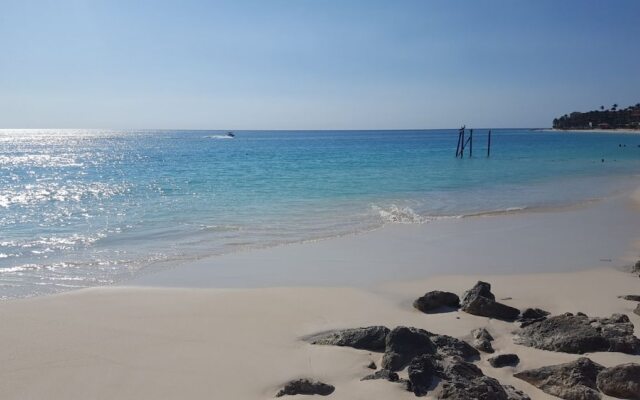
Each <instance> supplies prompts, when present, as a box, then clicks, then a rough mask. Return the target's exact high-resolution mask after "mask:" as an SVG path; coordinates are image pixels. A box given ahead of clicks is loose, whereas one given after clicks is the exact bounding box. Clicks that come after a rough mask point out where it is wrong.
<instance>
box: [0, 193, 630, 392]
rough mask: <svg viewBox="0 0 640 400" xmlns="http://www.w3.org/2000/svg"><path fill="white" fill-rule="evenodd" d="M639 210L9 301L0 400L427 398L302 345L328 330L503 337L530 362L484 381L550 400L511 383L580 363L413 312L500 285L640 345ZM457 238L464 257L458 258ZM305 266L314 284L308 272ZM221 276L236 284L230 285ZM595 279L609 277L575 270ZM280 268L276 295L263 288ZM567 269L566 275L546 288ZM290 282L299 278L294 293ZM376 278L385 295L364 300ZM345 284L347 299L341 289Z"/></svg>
mask: <svg viewBox="0 0 640 400" xmlns="http://www.w3.org/2000/svg"><path fill="white" fill-rule="evenodd" d="M630 201H631V200H630V198H629V197H624V198H622V197H618V198H616V199H612V200H611V201H607V202H601V203H598V204H594V205H590V206H586V207H579V208H576V209H573V208H572V209H571V210H564V211H555V212H552V213H527V214H522V215H511V216H500V217H484V218H477V219H469V220H462V221H452V222H450V223H442V224H426V225H420V226H395V227H390V228H389V229H381V230H379V231H375V232H370V233H367V234H363V235H358V236H353V237H349V238H338V239H332V240H327V241H322V242H317V243H308V244H303V245H296V246H285V247H281V248H276V249H266V250H261V251H254V252H249V253H243V254H238V255H230V256H228V257H227V258H221V259H217V260H209V262H211V263H214V262H217V263H218V264H215V265H214V264H207V263H204V264H203V263H200V264H198V265H194V266H191V267H189V268H186V269H185V270H184V271H183V270H181V269H175V270H172V271H166V272H164V273H161V274H157V276H156V277H155V278H154V276H153V275H150V276H148V277H145V278H142V279H140V280H138V281H136V282H135V284H136V285H139V286H136V287H103V288H94V289H86V290H79V291H76V292H70V293H65V294H60V295H55V296H49V297H40V298H31V299H22V300H10V301H4V302H2V303H0V320H1V321H2V328H0V399H19V400H28V399H64V400H74V399H83V400H86V399H136V400H140V399H153V400H158V399H225V400H229V399H268V398H273V396H274V394H275V393H276V392H277V390H278V389H279V387H281V385H282V384H283V383H285V382H286V381H288V380H290V379H293V378H298V377H310V378H317V379H320V380H323V381H325V382H327V383H330V384H333V385H335V387H336V391H335V392H334V394H332V395H331V396H330V397H328V398H331V399H367V400H369V399H387V400H389V399H411V398H414V396H413V394H412V393H409V392H406V391H403V390H402V388H401V387H400V385H398V384H394V383H390V382H387V381H366V382H361V381H360V378H362V377H363V376H365V375H366V374H368V373H370V370H368V369H366V368H365V366H366V365H367V364H368V363H369V362H370V361H371V360H373V361H375V362H376V363H377V364H378V365H379V363H380V359H381V354H377V353H370V352H367V351H361V350H355V349H351V348H339V347H332V346H313V345H309V344H307V343H305V342H303V341H302V340H301V337H303V336H306V335H309V334H313V333H317V332H320V331H325V330H328V329H334V328H349V327H359V326H366V325H378V324H382V325H386V326H388V327H390V328H392V327H395V326H397V325H408V326H415V327H419V328H423V329H426V330H429V331H432V332H435V333H444V334H448V335H451V336H456V337H460V338H465V337H466V336H467V335H468V334H469V332H470V331H471V330H472V329H474V328H477V327H486V328H487V329H488V330H489V331H490V332H491V333H492V334H493V335H494V336H495V337H496V341H495V342H494V347H495V348H496V350H497V353H504V352H515V353H517V354H518V355H519V356H520V358H521V360H522V361H521V363H520V365H519V366H518V367H517V368H515V370H514V368H511V367H508V368H504V369H494V368H492V367H490V366H489V364H488V363H487V361H486V358H487V356H486V355H483V357H482V360H480V361H479V362H478V365H479V366H480V367H481V368H482V370H483V371H484V372H485V374H487V375H490V376H493V377H495V378H497V379H499V380H500V381H501V382H502V383H503V384H512V385H514V386H516V387H517V388H520V389H522V390H523V391H525V392H526V393H528V394H529V395H530V396H531V397H532V398H533V399H548V398H551V397H550V396H548V395H545V394H544V393H542V392H541V391H539V390H538V389H536V388H534V387H533V386H531V385H528V384H527V383H525V382H523V381H519V380H517V379H514V378H513V377H512V374H513V373H514V371H519V370H522V369H527V368H532V367H540V366H543V365H549V364H555V363H560V362H566V361H570V360H573V359H575V358H577V356H576V355H569V354H561V353H553V352H547V351H541V350H535V349H530V348H526V347H523V346H519V345H514V344H513V342H512V334H511V332H512V331H513V330H514V329H515V328H516V325H515V324H512V323H507V322H502V321H496V320H490V319H487V318H482V317H476V316H472V315H469V314H466V313H463V312H451V313H445V314H437V315H426V314H423V313H420V312H418V311H416V310H415V309H413V307H412V306H411V303H412V301H413V300H414V299H415V298H416V297H418V296H420V295H422V294H424V293H425V292H426V291H429V290H434V289H440V290H448V291H453V292H456V293H458V294H462V292H463V291H464V290H466V289H468V288H470V287H471V286H472V285H473V284H474V283H475V282H476V281H477V280H479V279H482V280H486V281H489V282H491V283H492V284H493V291H494V293H495V294H496V296H497V298H498V299H502V298H507V297H509V298H511V299H510V300H504V302H505V303H507V304H510V305H512V306H515V307H518V308H521V309H523V308H526V307H540V308H543V309H546V310H548V311H551V312H552V313H554V314H557V313H563V312H578V311H581V312H584V313H587V314H588V315H590V316H608V315H610V314H612V313H625V314H627V315H629V317H630V318H631V320H632V322H633V323H634V324H635V326H636V334H638V328H639V327H640V316H638V315H635V314H633V312H632V310H633V308H634V307H635V305H636V304H635V303H634V302H629V301H625V300H622V299H619V298H618V295H624V294H640V279H638V277H637V276H636V275H632V274H629V273H627V272H622V271H620V270H618V269H615V268H613V267H614V266H622V265H624V264H625V263H628V261H629V260H631V259H632V258H633V257H634V256H637V249H636V248H635V247H634V244H635V239H636V238H637V226H638V225H637V222H638V219H637V218H638V213H637V212H636V210H634V209H633V207H632V203H631V202H630ZM474 221H475V222H474ZM452 238H453V239H456V238H457V239H459V242H454V243H453V244H452V243H451V239H452ZM460 244H466V245H468V246H467V247H458V246H459V245H460ZM456 257H458V258H456ZM601 257H607V258H608V257H610V258H611V261H600V258H601ZM505 260H507V261H505ZM475 261H477V262H475ZM589 261H593V263H591V264H589V263H588V262H589ZM280 263H284V265H280V266H278V265H279V264H280ZM301 265H305V266H306V265H309V266H310V267H309V268H310V269H309V270H302V271H298V270H296V269H295V267H296V266H298V269H300V266H301ZM491 265H494V269H492V268H491ZM603 265H609V266H608V267H605V266H603ZM223 266H226V267H227V268H229V267H230V266H235V267H237V268H239V271H236V270H233V269H227V270H226V272H224V271H222V270H221V269H220V268H221V267H223ZM586 266H592V267H597V268H596V269H591V270H581V271H580V270H577V268H578V267H586ZM214 267H216V268H214ZM519 267H522V269H519ZM269 268H274V271H273V273H274V274H275V275H274V276H273V277H272V278H273V280H272V281H268V280H266V279H267V276H268V272H265V271H269ZM564 268H566V269H568V270H569V271H567V270H566V269H565V272H549V271H553V270H556V271H558V270H563V269H564ZM212 271H213V272H212ZM323 271H324V272H323ZM443 271H450V272H449V273H448V274H444V273H443ZM523 271H524V272H526V273H524V272H523ZM527 271H528V272H527ZM533 271H545V272H537V273H531V272H533ZM515 272H520V273H517V274H516V273H515ZM225 273H226V274H228V275H227V276H228V277H229V276H231V277H232V279H231V280H232V281H234V282H236V281H237V282H240V281H241V279H242V278H243V277H246V278H250V277H251V276H253V275H252V274H260V273H262V274H263V275H262V276H261V278H260V279H261V280H259V284H255V285H252V284H251V282H248V283H247V286H261V285H262V286H268V285H269V284H270V283H275V282H281V284H282V285H287V284H290V283H291V282H294V283H295V282H299V280H301V279H303V277H304V276H306V275H309V276H311V277H313V279H316V281H317V282H318V284H319V285H322V284H324V285H328V286H324V287H309V286H307V287H304V286H297V287H296V286H293V287H271V288H268V287H265V288H244V289H241V288H237V289H224V288H216V287H215V286H216V284H217V283H219V282H220V281H218V279H222V278H224V276H225ZM289 274H293V275H294V277H293V278H292V279H287V278H288V277H289ZM296 274H297V275H296ZM323 274H324V275H323ZM367 274H369V275H371V276H374V277H375V279H370V280H368V281H367V282H368V284H367V285H359V286H356V285H352V283H353V282H354V279H356V278H358V277H366V276H367ZM452 274H455V275H452ZM334 275H337V278H336V276H334ZM323 277H324V278H323ZM342 278H343V279H344V280H345V282H346V283H344V284H342V285H341V284H338V283H337V282H336V279H342ZM392 281H393V282H392ZM312 282H314V281H312ZM312 282H311V283H312ZM140 285H146V286H140ZM171 286H190V287H183V288H180V287H171ZM222 286H223V285H222ZM340 286H344V287H340ZM588 356H589V357H591V358H592V359H593V360H594V361H597V362H599V363H601V364H603V365H606V366H612V365H616V364H620V363H624V362H640V356H632V355H625V354H621V353H595V354H589V355H588ZM427 398H428V397H427Z"/></svg>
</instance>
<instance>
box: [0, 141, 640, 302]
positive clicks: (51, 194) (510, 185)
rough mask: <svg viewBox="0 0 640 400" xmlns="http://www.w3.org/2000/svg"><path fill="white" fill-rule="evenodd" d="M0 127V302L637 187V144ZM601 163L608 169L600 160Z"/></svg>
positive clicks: (639, 152)
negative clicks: (248, 252)
mask: <svg viewBox="0 0 640 400" xmlns="http://www.w3.org/2000/svg"><path fill="white" fill-rule="evenodd" d="M236 135H237V136H236V138H234V139H228V138H225V136H224V132H217V131H94V130H0V296H2V297H14V296H24V295H33V294H43V293H52V292H57V291H60V290H65V289H69V288H75V287H86V286H94V285H101V284H110V283H113V282H117V281H121V280H123V279H126V278H128V277H130V276H132V275H135V274H136V273H138V272H139V271H140V270H142V269H147V270H148V269H153V268H161V267H163V266H166V265H176V264H179V263H181V262H184V261H189V260H194V259H198V258H202V257H206V256H210V255H214V254H221V253H227V252H233V251H238V250H241V249H245V248H251V247H261V246H270V245H275V244H280V243H287V242H294V241H300V240H308V239H314V238H321V237H330V236H336V235H341V234H346V233H353V232H357V231H362V230H368V229H372V228H375V227H378V226H380V225H382V224H384V223H393V222H399V223H428V222H429V221H430V220H432V219H434V218H456V217H459V216H462V215H468V214H473V213H478V212H491V211H501V210H512V209H526V208H535V207H544V206H557V205H565V204H572V203H575V202H579V201H583V200H586V199H592V198H598V197H602V196H606V195H608V194H611V193H613V192H615V191H618V190H621V189H623V188H626V187H627V186H628V181H630V180H631V177H633V176H634V175H635V174H636V173H637V171H638V170H639V169H638V168H639V167H640V147H639V146H640V136H635V135H627V134H593V133H588V134H586V133H585V134H578V133H557V132H542V131H530V130H494V131H493V136H492V154H491V157H490V158H487V157H486V131H484V130H476V131H475V133H474V149H473V150H474V157H473V158H468V157H465V158H464V159H456V158H455V157H454V153H455V148H456V143H457V131H455V130H430V131H346V132H342V131H322V132H309V131H306V132H270V131H252V132H249V131H240V132H236ZM602 159H604V162H602Z"/></svg>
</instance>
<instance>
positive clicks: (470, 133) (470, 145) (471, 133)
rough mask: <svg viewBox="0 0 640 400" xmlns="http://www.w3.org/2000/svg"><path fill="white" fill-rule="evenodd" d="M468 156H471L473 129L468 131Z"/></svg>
mask: <svg viewBox="0 0 640 400" xmlns="http://www.w3.org/2000/svg"><path fill="white" fill-rule="evenodd" d="M469 157H473V129H471V130H470V131H469Z"/></svg>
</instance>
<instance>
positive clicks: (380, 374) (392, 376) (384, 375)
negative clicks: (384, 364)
mask: <svg viewBox="0 0 640 400" xmlns="http://www.w3.org/2000/svg"><path fill="white" fill-rule="evenodd" d="M372 379H386V380H388V381H389V382H398V380H399V379H400V377H399V376H398V374H396V373H395V372H391V371H389V370H388V369H381V370H380V371H376V372H374V373H373V374H371V375H367V376H365V377H364V378H362V379H360V380H361V381H368V380H372Z"/></svg>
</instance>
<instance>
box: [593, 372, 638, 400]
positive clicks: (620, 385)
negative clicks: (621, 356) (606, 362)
mask: <svg viewBox="0 0 640 400" xmlns="http://www.w3.org/2000/svg"><path fill="white" fill-rule="evenodd" d="M597 382H598V388H599V389H600V390H601V391H602V393H604V394H606V395H607V396H613V397H618V398H621V399H634V400H639V399H640V364H633V363H631V364H622V365H618V366H615V367H611V368H607V369H605V370H603V371H602V372H600V374H598V380H597Z"/></svg>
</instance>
